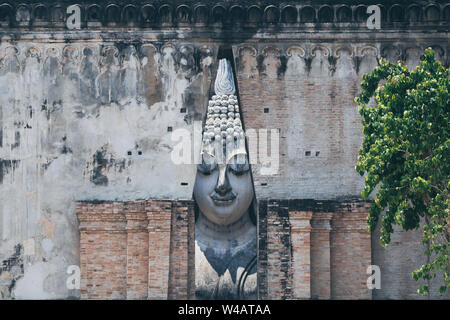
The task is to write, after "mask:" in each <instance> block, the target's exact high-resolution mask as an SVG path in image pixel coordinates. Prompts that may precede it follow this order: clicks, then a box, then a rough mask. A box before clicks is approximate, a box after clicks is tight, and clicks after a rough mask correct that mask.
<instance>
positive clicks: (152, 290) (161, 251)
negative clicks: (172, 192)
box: [145, 200, 172, 300]
mask: <svg viewBox="0 0 450 320" xmlns="http://www.w3.org/2000/svg"><path fill="white" fill-rule="evenodd" d="M145 210H146V213H147V218H148V227H147V230H148V298H149V299H159V300H166V299H167V298H168V288H169V266H170V226H171V213H172V205H171V202H170V201H158V200H149V201H148V202H147V204H146V209H145Z"/></svg>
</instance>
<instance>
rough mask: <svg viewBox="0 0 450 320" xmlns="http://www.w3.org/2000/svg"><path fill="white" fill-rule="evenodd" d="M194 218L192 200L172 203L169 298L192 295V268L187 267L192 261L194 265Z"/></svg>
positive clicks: (177, 298) (175, 298)
mask: <svg viewBox="0 0 450 320" xmlns="http://www.w3.org/2000/svg"><path fill="white" fill-rule="evenodd" d="M194 220H195V217H194V203H193V202H192V201H177V202H175V203H173V207H172V231H171V238H170V269H169V293H168V298H169V299H174V300H181V299H183V300H186V299H189V298H190V297H191V296H192V295H191V294H192V291H195V290H194V288H192V287H191V286H192V284H193V283H192V282H193V280H194V279H192V277H193V276H194V272H193V271H194V270H192V269H191V270H190V269H189V267H192V265H191V266H190V264H192V263H194V265H195V259H194V256H193V254H194V253H193V252H194V250H195V244H194V243H193V241H194V234H193V231H194V230H193V229H192V226H193V222H194ZM192 245H194V247H192ZM193 249H194V250H193ZM190 259H191V260H192V261H190ZM190 262H192V263H190ZM194 267H195V266H194ZM194 285H195V283H194Z"/></svg>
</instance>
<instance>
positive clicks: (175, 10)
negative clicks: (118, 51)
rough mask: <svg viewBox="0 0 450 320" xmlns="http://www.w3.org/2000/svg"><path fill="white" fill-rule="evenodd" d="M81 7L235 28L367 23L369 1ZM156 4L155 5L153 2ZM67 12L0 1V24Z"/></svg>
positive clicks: (105, 14)
mask: <svg viewBox="0 0 450 320" xmlns="http://www.w3.org/2000/svg"><path fill="white" fill-rule="evenodd" d="M78 5H79V6H80V8H81V12H82V19H83V21H84V22H87V26H88V27H94V28H95V27H100V26H110V27H121V26H142V27H155V26H160V27H162V28H164V27H169V26H188V25H196V26H197V27H198V26H203V27H204V26H206V25H208V24H213V25H216V26H217V27H224V28H229V27H234V26H239V25H241V24H244V25H246V26H248V27H253V28H254V27H260V26H265V27H269V28H270V27H272V26H274V25H277V24H281V26H285V25H287V24H295V23H301V24H305V23H306V24H307V27H314V26H315V25H312V24H313V23H319V24H330V23H335V22H336V23H340V24H342V23H343V24H344V25H340V26H339V27H345V24H347V23H357V24H359V27H360V28H365V22H366V21H367V17H368V16H369V15H368V14H367V5H366V4H355V5H353V6H351V5H349V4H347V3H345V1H342V2H341V3H329V4H315V3H311V4H300V5H298V6H295V5H293V4H281V5H280V3H279V2H277V1H272V2H268V3H264V5H263V4H260V5H256V4H254V5H250V4H249V5H248V6H247V7H244V6H243V5H242V4H240V3H237V2H235V3H229V2H228V1H227V2H223V3H216V4H211V2H208V1H206V0H203V1H202V0H200V1H197V2H188V1H187V2H186V3H178V4H177V5H176V6H174V5H173V4H172V3H171V2H170V1H166V2H161V3H160V4H158V5H155V4H151V3H144V4H142V5H139V4H133V3H122V2H120V1H119V2H115V3H109V2H108V3H105V4H103V3H102V2H100V1H98V2H97V3H93V2H90V3H88V4H78ZM155 6H156V7H155ZM378 6H379V7H380V9H381V19H382V22H383V23H385V22H388V24H389V25H391V26H392V24H394V25H395V26H396V27H397V26H403V25H402V24H399V23H402V22H405V23H407V24H410V25H414V24H417V23H421V24H422V23H425V24H431V25H435V24H436V23H438V22H445V21H447V22H448V21H449V18H450V17H449V10H450V9H449V7H448V4H446V3H442V4H440V3H429V4H418V3H414V4H402V3H401V2H400V1H398V2H397V3H392V4H389V5H387V6H383V5H380V4H378ZM65 16H66V12H65V7H62V6H61V5H59V4H54V5H48V4H46V3H38V4H35V5H27V4H24V3H20V4H18V5H17V7H14V6H11V5H10V4H8V3H2V4H0V25H2V26H9V25H17V26H22V27H23V26H29V25H30V24H31V25H33V26H43V27H47V26H49V27H54V26H57V27H63V26H64V18H65Z"/></svg>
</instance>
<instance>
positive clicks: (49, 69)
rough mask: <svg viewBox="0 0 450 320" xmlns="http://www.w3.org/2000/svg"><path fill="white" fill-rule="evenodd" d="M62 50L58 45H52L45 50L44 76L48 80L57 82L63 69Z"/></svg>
mask: <svg viewBox="0 0 450 320" xmlns="http://www.w3.org/2000/svg"><path fill="white" fill-rule="evenodd" d="M60 57H61V56H60V51H59V49H58V48H56V47H50V48H48V49H47V50H46V51H45V58H44V77H45V79H46V81H48V80H50V81H52V82H55V81H56V79H57V77H58V76H59V75H60V73H61V71H62V65H61V61H60Z"/></svg>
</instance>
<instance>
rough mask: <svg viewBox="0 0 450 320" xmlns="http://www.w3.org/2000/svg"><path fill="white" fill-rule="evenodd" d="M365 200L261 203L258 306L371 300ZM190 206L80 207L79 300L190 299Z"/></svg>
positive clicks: (192, 218)
mask: <svg viewBox="0 0 450 320" xmlns="http://www.w3.org/2000/svg"><path fill="white" fill-rule="evenodd" d="M367 208H368V207H367V203H365V202H361V201H356V200H355V201H329V200H325V201H315V200H262V201H260V202H259V223H258V226H259V235H258V239H259V240H258V241H259V244H258V246H259V249H258V252H259V257H258V283H259V298H260V299H311V298H312V299H370V298H371V293H370V291H368V290H367V287H366V279H367V275H366V269H367V267H368V266H369V265H370V264H371V243H370V236H369V234H368V233H367V232H366V231H365V218H366V216H367ZM195 210H196V207H195V203H194V202H193V201H159V200H147V201H126V202H102V203H88V202H81V203H78V206H77V215H78V219H79V221H80V258H81V273H82V279H81V280H82V281H81V298H82V299H192V298H193V297H194V291H195V288H194V283H195V282H194V274H195V272H194V268H195V265H194V224H195Z"/></svg>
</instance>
